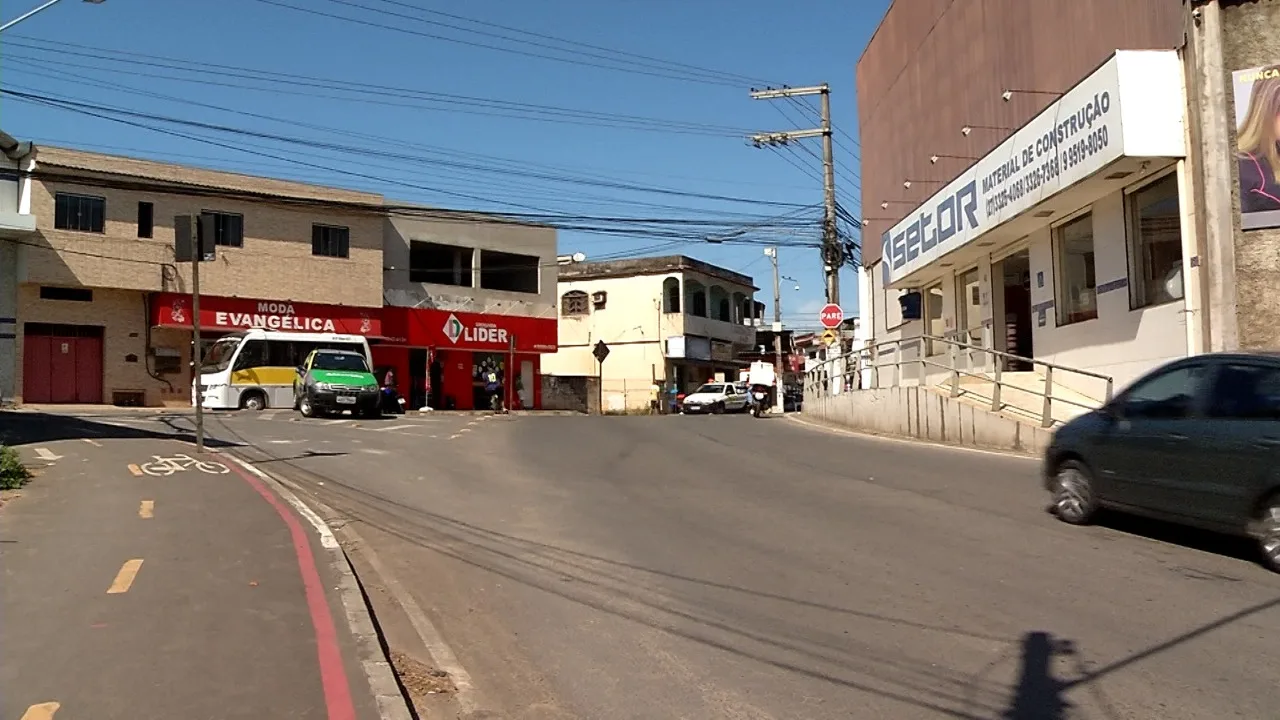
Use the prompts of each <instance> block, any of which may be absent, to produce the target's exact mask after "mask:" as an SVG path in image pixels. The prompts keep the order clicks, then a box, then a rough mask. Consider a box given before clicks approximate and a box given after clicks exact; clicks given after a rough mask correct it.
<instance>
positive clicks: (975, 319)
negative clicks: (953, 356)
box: [956, 268, 982, 345]
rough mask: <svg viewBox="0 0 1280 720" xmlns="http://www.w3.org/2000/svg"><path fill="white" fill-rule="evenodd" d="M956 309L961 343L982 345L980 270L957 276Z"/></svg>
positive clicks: (975, 269)
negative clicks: (957, 310) (961, 333)
mask: <svg viewBox="0 0 1280 720" xmlns="http://www.w3.org/2000/svg"><path fill="white" fill-rule="evenodd" d="M956 293H957V294H958V295H959V297H957V298H956V307H957V308H958V309H959V312H958V313H956V315H957V316H958V317H959V318H960V330H961V331H962V332H963V335H961V336H960V342H963V343H968V344H970V345H981V344H982V289H981V284H980V282H979V279H978V268H973V269H972V270H968V271H965V272H963V273H960V274H959V275H957V276H956Z"/></svg>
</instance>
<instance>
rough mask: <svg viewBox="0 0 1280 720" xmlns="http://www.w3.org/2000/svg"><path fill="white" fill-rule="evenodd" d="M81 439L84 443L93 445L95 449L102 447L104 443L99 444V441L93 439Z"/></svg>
mask: <svg viewBox="0 0 1280 720" xmlns="http://www.w3.org/2000/svg"><path fill="white" fill-rule="evenodd" d="M80 439H81V440H83V441H84V442H87V443H89V444H90V445H92V446H94V447H102V443H100V442H98V441H97V440H93V439H90V438H80Z"/></svg>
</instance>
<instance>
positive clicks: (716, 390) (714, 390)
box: [694, 385, 724, 395]
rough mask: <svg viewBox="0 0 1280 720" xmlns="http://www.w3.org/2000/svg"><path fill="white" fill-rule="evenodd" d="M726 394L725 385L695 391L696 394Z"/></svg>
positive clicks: (704, 386)
mask: <svg viewBox="0 0 1280 720" xmlns="http://www.w3.org/2000/svg"><path fill="white" fill-rule="evenodd" d="M723 392H724V386H723V385H703V386H702V387H700V388H698V389H697V390H695V391H694V393H695V394H696V393H707V394H709V395H719V394H721V393H723Z"/></svg>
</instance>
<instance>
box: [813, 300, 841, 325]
mask: <svg viewBox="0 0 1280 720" xmlns="http://www.w3.org/2000/svg"><path fill="white" fill-rule="evenodd" d="M818 320H820V321H821V322H822V327H824V328H838V327H840V323H842V322H844V310H841V309H840V306H839V305H836V304H835V303H827V304H826V305H824V306H823V308H822V311H821V312H819V313H818Z"/></svg>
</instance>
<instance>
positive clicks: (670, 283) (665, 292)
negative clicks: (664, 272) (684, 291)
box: [662, 277, 680, 313]
mask: <svg viewBox="0 0 1280 720" xmlns="http://www.w3.org/2000/svg"><path fill="white" fill-rule="evenodd" d="M662 312H664V313H678V312H680V280H679V278H673V277H669V278H667V279H666V280H663V281H662Z"/></svg>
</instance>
